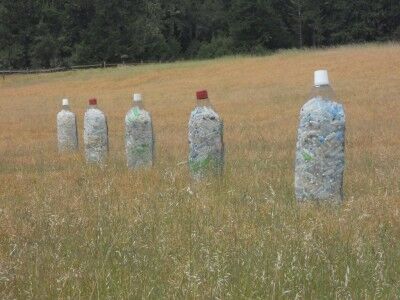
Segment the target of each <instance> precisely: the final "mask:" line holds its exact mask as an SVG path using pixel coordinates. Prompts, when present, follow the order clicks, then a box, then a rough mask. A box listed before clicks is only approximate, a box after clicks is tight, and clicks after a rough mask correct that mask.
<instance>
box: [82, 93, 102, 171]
mask: <svg viewBox="0 0 400 300" xmlns="http://www.w3.org/2000/svg"><path fill="white" fill-rule="evenodd" d="M83 138H84V142H85V157H86V162H88V163H103V162H104V161H105V159H106V157H107V154H108V127H107V118H106V116H105V115H104V113H103V112H102V111H101V110H100V109H98V108H97V100H96V99H90V100H89V107H88V109H87V110H86V112H85V119H84V133H83Z"/></svg>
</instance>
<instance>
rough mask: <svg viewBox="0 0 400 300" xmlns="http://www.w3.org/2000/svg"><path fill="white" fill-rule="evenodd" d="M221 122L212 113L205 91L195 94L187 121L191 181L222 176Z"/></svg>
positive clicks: (213, 112) (222, 146) (215, 114)
mask: <svg viewBox="0 0 400 300" xmlns="http://www.w3.org/2000/svg"><path fill="white" fill-rule="evenodd" d="M223 166H224V143H223V122H222V120H221V119H220V117H219V116H218V114H217V113H216V112H215V111H214V109H213V108H212V106H211V103H210V100H209V99H208V93H207V91H199V92H197V106H196V108H195V109H194V110H193V111H192V113H191V116H190V120H189V169H190V173H191V176H192V178H193V179H195V180H200V179H202V178H204V177H206V176H207V175H208V174H213V175H222V171H223Z"/></svg>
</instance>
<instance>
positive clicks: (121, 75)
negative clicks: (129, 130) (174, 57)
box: [0, 44, 400, 299]
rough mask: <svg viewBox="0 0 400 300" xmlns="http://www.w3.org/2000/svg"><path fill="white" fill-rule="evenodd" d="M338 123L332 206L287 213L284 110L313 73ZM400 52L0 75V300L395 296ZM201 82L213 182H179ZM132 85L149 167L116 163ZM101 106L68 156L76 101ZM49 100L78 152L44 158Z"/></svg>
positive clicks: (51, 123)
mask: <svg viewBox="0 0 400 300" xmlns="http://www.w3.org/2000/svg"><path fill="white" fill-rule="evenodd" d="M320 68H326V69H328V70H329V72H330V77H331V81H332V84H333V87H334V89H335V91H336V92H337V94H338V96H339V98H340V99H342V102H343V103H344V106H345V110H346V118H347V129H346V130H347V132H346V134H347V142H346V159H347V160H346V173H345V203H344V204H343V206H342V207H333V208H332V207H319V206H313V205H302V206H298V205H297V204H296V203H295V201H294V192H293V166H294V150H295V142H296V130H297V123H298V113H299V110H300V108H301V106H302V104H303V103H305V101H306V100H307V97H308V94H309V91H310V88H311V85H312V76H313V71H314V70H315V69H320ZM399 70H400V45H399V44H384V45H365V46H353V47H351V46H348V47H340V48H331V49H326V50H304V51H283V52H280V53H277V54H275V55H271V56H266V57H227V58H223V59H219V60H212V61H193V62H181V63H173V64H154V65H143V66H139V67H125V68H116V69H107V70H87V71H76V72H65V73H57V74H42V75H26V76H25V75H24V76H10V77H6V79H5V80H0V107H1V113H0V115H1V118H0V128H1V130H0V182H1V184H0V298H15V297H16V298H67V297H71V298H78V297H81V298H84V299H86V298H98V297H99V298H106V297H110V298H129V297H133V298H154V299H157V298H160V297H168V298H215V297H219V298H265V297H274V298H295V297H296V296H299V297H300V298H306V299H308V298H319V299H320V298H322V297H327V298H335V297H337V298H346V297H350V296H351V297H353V298H373V297H377V298H395V297H396V295H397V296H398V295H399V289H400V272H399V268H398V266H399V264H400V243H399V239H400V217H399V210H400V202H399V192H400V185H399V179H398V173H399V172H398V170H399V168H400V160H399V157H400V139H399V137H398V136H399V132H400V122H399V117H398V116H399V114H400V106H399V103H398V101H399V100H400V84H399V83H400V72H399ZM204 88H206V89H208V91H209V95H210V98H211V101H212V103H213V105H214V107H215V109H216V110H217V111H218V112H219V114H220V115H221V116H222V118H223V119H224V124H225V135H224V138H225V143H226V170H225V176H224V178H223V179H222V180H221V181H218V182H208V183H206V184H203V185H194V184H193V183H191V182H190V181H189V179H188V174H187V173H188V172H187V165H186V164H185V161H186V159H187V122H188V118H189V114H190V111H191V110H192V108H193V107H194V105H195V100H194V96H195V91H196V90H198V89H204ZM134 91H138V92H141V93H143V94H144V95H145V106H146V108H147V109H148V110H149V111H151V113H152V115H153V122H154V130H155V134H156V152H157V165H156V167H155V168H154V169H152V170H150V171H146V172H142V173H129V172H128V171H127V169H126V168H125V158H124V148H123V143H124V123H123V120H124V116H125V113H126V112H127V111H128V109H129V108H130V106H131V94H132V93H133V92H134ZM93 96H95V97H97V98H98V101H99V107H100V108H101V109H102V110H103V111H104V112H105V113H106V114H107V116H108V123H109V135H110V160H109V165H108V166H107V167H106V168H104V169H99V168H96V167H88V166H86V165H85V164H84V160H83V157H82V154H83V153H82V152H83V151H82V123H83V114H84V111H85V109H86V106H87V99H89V98H90V97H93ZM63 97H68V98H69V99H70V103H71V107H72V109H73V111H74V112H76V113H77V116H78V126H79V134H80V135H79V138H80V141H79V142H80V143H81V145H80V146H81V147H80V148H81V149H80V152H79V154H78V155H76V156H73V155H72V156H67V157H65V156H64V157H59V155H58V153H57V149H56V127H55V116H56V113H57V112H58V110H59V109H60V102H61V99H62V98H63Z"/></svg>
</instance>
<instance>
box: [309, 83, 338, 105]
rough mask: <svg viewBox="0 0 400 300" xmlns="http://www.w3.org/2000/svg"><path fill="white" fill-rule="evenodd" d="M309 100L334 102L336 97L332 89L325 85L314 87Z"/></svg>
mask: <svg viewBox="0 0 400 300" xmlns="http://www.w3.org/2000/svg"><path fill="white" fill-rule="evenodd" d="M311 98H318V99H322V100H326V101H336V100H337V97H336V94H335V91H334V90H333V89H332V87H331V86H330V85H329V84H327V85H315V86H313V88H312V90H311Z"/></svg>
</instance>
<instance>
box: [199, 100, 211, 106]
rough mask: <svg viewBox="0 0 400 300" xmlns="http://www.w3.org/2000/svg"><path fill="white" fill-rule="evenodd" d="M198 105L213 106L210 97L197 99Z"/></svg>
mask: <svg viewBox="0 0 400 300" xmlns="http://www.w3.org/2000/svg"><path fill="white" fill-rule="evenodd" d="M196 106H197V107H211V102H210V99H208V98H207V99H197V102H196Z"/></svg>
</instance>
